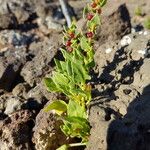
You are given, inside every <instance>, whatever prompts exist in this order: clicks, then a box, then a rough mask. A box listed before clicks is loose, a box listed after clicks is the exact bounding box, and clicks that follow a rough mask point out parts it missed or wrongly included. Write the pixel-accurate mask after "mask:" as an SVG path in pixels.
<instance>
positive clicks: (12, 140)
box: [0, 110, 34, 150]
mask: <svg viewBox="0 0 150 150" xmlns="http://www.w3.org/2000/svg"><path fill="white" fill-rule="evenodd" d="M33 116H34V115H33V113H32V112H30V111H28V110H22V111H18V112H16V113H13V114H12V115H11V117H7V118H6V119H5V120H3V121H0V143H1V150H10V149H12V150H16V149H18V150H27V149H28V150H31V149H32V144H31V130H32V127H33V125H34V123H33V118H34V117H33Z"/></svg>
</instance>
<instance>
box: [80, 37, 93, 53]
mask: <svg viewBox="0 0 150 150" xmlns="http://www.w3.org/2000/svg"><path fill="white" fill-rule="evenodd" d="M80 42H81V48H82V49H83V50H84V51H86V52H87V51H90V50H91V46H90V44H89V43H88V40H87V38H86V37H85V36H83V37H82V38H81V40H80Z"/></svg>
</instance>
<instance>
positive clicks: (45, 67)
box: [21, 34, 61, 86]
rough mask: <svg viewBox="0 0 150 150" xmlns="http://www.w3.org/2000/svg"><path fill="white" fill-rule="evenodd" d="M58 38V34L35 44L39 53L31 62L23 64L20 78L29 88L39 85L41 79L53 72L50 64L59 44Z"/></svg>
mask: <svg viewBox="0 0 150 150" xmlns="http://www.w3.org/2000/svg"><path fill="white" fill-rule="evenodd" d="M60 38H61V37H60V35H59V34H55V35H53V37H52V38H51V39H47V40H46V41H44V42H39V43H37V45H39V47H40V49H39V51H37V54H36V56H35V57H34V58H33V59H32V61H29V62H27V63H26V64H25V66H24V67H23V69H22V71H21V75H22V77H23V78H24V80H25V81H26V82H27V83H28V84H29V85H30V86H33V85H35V83H40V82H41V78H43V77H44V76H45V75H46V74H47V73H48V72H50V71H52V70H53V68H52V65H51V63H52V60H53V58H54V56H55V55H56V54H57V49H58V47H59V42H61V41H58V40H59V39H60Z"/></svg>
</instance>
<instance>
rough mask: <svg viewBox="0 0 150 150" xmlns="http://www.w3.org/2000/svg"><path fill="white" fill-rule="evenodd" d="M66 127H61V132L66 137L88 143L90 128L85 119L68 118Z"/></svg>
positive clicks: (65, 122)
mask: <svg viewBox="0 0 150 150" xmlns="http://www.w3.org/2000/svg"><path fill="white" fill-rule="evenodd" d="M63 122H64V125H63V126H61V130H62V131H63V132H64V134H65V135H67V136H70V137H78V138H82V140H83V141H87V140H88V139H87V137H88V136H89V132H90V126H89V123H88V121H87V120H86V119H85V118H80V117H70V116H68V117H66V118H65V119H64V120H63Z"/></svg>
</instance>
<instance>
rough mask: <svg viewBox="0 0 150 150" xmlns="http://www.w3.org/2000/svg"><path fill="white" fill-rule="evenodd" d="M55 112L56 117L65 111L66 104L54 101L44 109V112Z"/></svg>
mask: <svg viewBox="0 0 150 150" xmlns="http://www.w3.org/2000/svg"><path fill="white" fill-rule="evenodd" d="M51 110H55V111H56V113H57V114H58V115H61V114H62V113H64V112H66V111H67V104H66V103H65V102H64V101H62V100H56V101H54V102H52V103H51V104H49V105H48V106H46V107H45V108H44V111H45V112H48V111H51Z"/></svg>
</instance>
